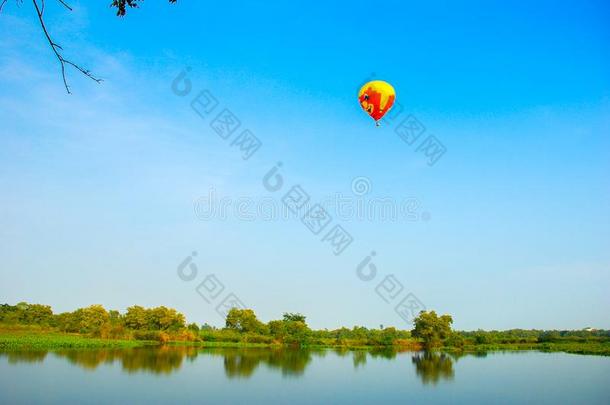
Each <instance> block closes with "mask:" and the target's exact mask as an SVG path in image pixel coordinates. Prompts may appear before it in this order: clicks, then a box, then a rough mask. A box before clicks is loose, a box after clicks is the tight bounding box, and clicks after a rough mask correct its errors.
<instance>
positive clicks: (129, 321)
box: [0, 302, 610, 349]
mask: <svg viewBox="0 0 610 405" xmlns="http://www.w3.org/2000/svg"><path fill="white" fill-rule="evenodd" d="M0 323H1V324H4V325H15V324H16V325H32V326H36V327H41V328H51V329H53V330H57V331H60V332H67V333H79V334H82V335H87V336H92V337H100V338H108V339H136V340H155V341H160V342H167V341H170V340H178V341H203V342H231V343H238V342H239V343H252V344H282V345H296V346H316V345H319V346H350V347H356V346H403V347H411V348H418V347H421V346H424V347H425V348H434V347H441V346H445V347H455V348H458V349H459V348H463V347H465V346H473V345H474V346H476V345H495V344H524V343H525V344H536V343H559V342H574V343H587V342H608V341H610V331H604V330H590V329H589V330H580V331H544V330H523V329H512V330H508V331H483V330H478V331H454V330H453V329H452V324H453V318H452V317H451V316H450V315H440V316H439V315H437V314H436V312H435V311H422V312H421V313H420V314H419V315H418V316H417V317H416V318H415V319H414V321H413V328H412V329H411V330H400V329H396V328H394V327H383V326H382V325H381V326H380V327H379V328H378V329H374V328H366V327H364V326H354V327H352V328H347V327H341V328H338V329H333V330H328V329H322V330H314V329H311V328H310V327H309V325H308V324H307V318H306V316H305V315H303V314H300V313H291V312H285V313H284V314H283V315H282V318H281V319H276V320H271V321H269V322H266V323H265V322H262V321H261V320H259V319H258V317H257V316H256V314H255V312H254V311H253V310H252V309H238V308H233V309H231V310H230V311H229V313H228V315H227V317H226V320H225V325H224V327H222V328H216V327H213V326H210V325H208V324H203V325H198V324H196V323H190V324H187V322H186V318H185V316H184V315H183V314H181V313H180V312H178V311H177V310H175V309H173V308H167V307H165V306H159V307H154V308H144V307H142V306H139V305H133V306H131V307H129V308H127V310H126V311H125V313H120V312H119V311H116V310H106V309H105V308H104V307H103V306H102V305H90V306H88V307H86V308H79V309H77V310H75V311H72V312H64V313H59V314H54V313H53V310H52V309H51V307H50V306H49V305H42V304H29V303H26V302H20V303H18V304H16V305H9V304H3V305H0Z"/></svg>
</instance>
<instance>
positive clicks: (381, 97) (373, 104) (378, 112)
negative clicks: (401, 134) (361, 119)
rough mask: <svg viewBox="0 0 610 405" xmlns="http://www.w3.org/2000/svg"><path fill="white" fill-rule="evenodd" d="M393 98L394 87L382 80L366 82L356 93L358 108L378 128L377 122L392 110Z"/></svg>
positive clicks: (394, 95)
mask: <svg viewBox="0 0 610 405" xmlns="http://www.w3.org/2000/svg"><path fill="white" fill-rule="evenodd" d="M395 98H396V92H395V91H394V87H392V85H391V84H390V83H388V82H384V81H383V80H373V81H372V82H368V83H367V84H365V85H364V86H362V88H361V89H360V92H359V93H358V100H360V106H361V107H362V109H363V110H364V111H366V113H367V114H368V115H370V116H371V117H372V118H373V119H374V120H375V124H376V125H377V126H379V120H380V119H381V118H383V116H384V115H385V114H386V113H387V112H388V111H390V108H392V105H393V104H394V99H395Z"/></svg>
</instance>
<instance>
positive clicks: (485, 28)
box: [0, 0, 610, 329]
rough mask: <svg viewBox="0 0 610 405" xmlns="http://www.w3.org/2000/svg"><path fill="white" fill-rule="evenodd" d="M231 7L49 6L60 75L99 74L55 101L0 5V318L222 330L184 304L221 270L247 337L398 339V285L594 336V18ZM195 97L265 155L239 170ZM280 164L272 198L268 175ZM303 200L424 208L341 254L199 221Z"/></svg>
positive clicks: (212, 316) (207, 313)
mask: <svg viewBox="0 0 610 405" xmlns="http://www.w3.org/2000/svg"><path fill="white" fill-rule="evenodd" d="M94 3H95V4H94ZM243 3H244V2H234V1H230V0H228V1H222V2H208V1H205V2H203V1H201V2H200V1H186V0H180V1H179V2H178V4H175V5H169V4H167V2H165V1H161V0H155V1H152V0H149V1H146V2H144V3H143V5H142V8H141V9H139V10H130V11H129V12H128V14H127V16H126V17H125V18H123V19H119V18H117V17H115V16H114V14H113V11H112V10H110V9H109V8H108V7H106V5H105V4H103V2H102V3H100V2H85V1H80V2H77V1H74V2H72V5H73V7H74V12H72V13H68V12H66V11H65V10H64V9H62V8H61V7H59V6H57V5H56V4H55V2H52V1H47V11H46V13H47V24H48V28H49V30H50V32H51V34H52V35H53V36H54V37H55V39H56V41H57V42H58V43H59V44H61V45H62V46H63V48H64V50H65V56H66V57H67V58H69V59H71V60H73V61H75V62H78V63H80V64H82V65H84V66H86V67H87V68H89V69H91V70H92V72H93V73H94V74H97V75H99V76H100V77H102V78H103V79H104V82H103V83H102V84H99V85H98V84H96V83H94V82H92V81H90V80H88V79H86V78H84V77H82V75H80V74H78V73H77V72H76V71H74V70H70V69H69V70H68V80H69V82H70V85H71V88H72V91H73V94H72V95H68V94H66V92H65V90H64V88H63V85H62V82H61V76H60V73H59V66H58V63H57V61H56V60H55V59H54V57H53V54H52V53H51V51H50V49H49V47H48V45H47V44H46V43H45V41H44V37H43V36H42V33H41V30H40V28H39V26H38V25H37V21H36V19H35V15H34V12H33V9H32V5H31V3H30V2H24V4H23V5H22V6H21V7H17V6H15V4H13V2H9V4H7V5H6V6H5V9H4V11H3V13H2V15H0V36H1V38H2V41H1V42H0V196H1V198H0V301H6V302H9V303H16V302H18V301H22V300H23V301H28V302H40V303H47V304H51V305H52V306H53V308H54V310H55V311H66V310H73V309H75V308H77V307H81V306H86V305H89V304H93V303H100V304H103V305H104V306H106V307H107V308H113V309H120V310H124V309H125V308H126V307H127V306H130V305H133V304H140V305H144V306H156V305H167V306H170V307H175V308H177V309H178V310H180V311H181V312H184V313H185V314H186V315H187V318H188V319H189V320H190V321H195V322H198V323H203V322H208V323H210V324H214V325H220V324H222V318H221V317H220V316H219V315H218V314H217V313H216V311H215V305H214V304H208V303H207V302H206V301H204V300H203V299H202V298H201V297H200V296H199V295H198V294H197V292H196V291H195V287H196V286H197V285H198V284H199V283H200V282H201V281H203V280H204V279H205V276H206V275H207V274H211V273H213V274H215V275H216V276H217V278H218V280H220V282H222V284H223V285H224V286H225V290H224V291H223V292H222V294H221V295H220V296H219V298H218V299H219V300H221V299H222V298H224V297H225V296H226V295H227V294H228V293H229V292H233V293H235V294H236V295H237V296H238V297H239V298H240V299H241V301H243V303H245V304H246V305H247V306H249V307H252V308H253V309H254V310H255V311H256V312H257V314H258V315H259V317H260V318H261V319H262V320H263V321H268V320H270V319H277V318H279V317H280V316H281V313H282V312H284V311H291V312H302V313H304V314H306V315H307V316H308V320H309V323H310V325H311V326H313V327H316V328H324V327H328V328H334V327H338V326H340V325H349V326H351V325H356V324H357V325H365V326H369V327H373V326H374V327H377V326H378V325H379V324H383V325H386V326H387V325H395V326H398V327H401V328H407V327H409V325H407V324H406V323H405V322H404V321H403V320H402V319H401V318H400V317H399V316H398V315H397V314H396V313H395V312H394V306H395V305H394V304H396V301H392V303H386V302H384V300H383V299H382V298H380V296H378V295H377V294H376V292H375V288H376V286H377V285H378V284H379V282H381V281H382V280H383V278H384V277H385V276H387V275H389V274H393V275H394V276H395V277H396V280H398V281H399V282H400V283H401V284H402V285H403V287H404V289H403V291H402V292H401V294H400V295H399V296H397V298H396V299H397V300H399V299H401V298H402V297H403V296H405V295H406V294H407V293H409V292H410V293H413V294H414V295H415V296H417V297H418V298H419V300H421V302H423V303H424V304H425V306H426V307H427V308H428V309H435V310H437V311H439V312H442V313H450V314H452V315H453V316H454V320H455V324H454V326H455V327H457V328H460V329H477V328H484V329H492V328H496V329H505V328H516V327H522V328H558V329H561V328H582V327H586V326H595V327H603V328H610V311H609V309H610V294H608V286H609V285H610V211H609V207H610V204H609V203H610V188H609V186H610V184H609V181H608V180H609V174H610V170H609V169H610V161H609V157H610V141H609V136H610V40H609V39H610V24H608V21H610V7H609V6H608V5H607V2H604V1H573V2H567V1H566V2H556V1H541V2H526V1H523V2H510V3H502V2H487V1H481V2H462V3H460V4H454V3H453V2H425V4H422V3H421V2H412V3H411V2H404V1H396V2H393V1H385V2H382V3H379V2H377V3H374V2H370V1H368V2H357V1H350V2H343V3H341V4H339V3H338V2H312V1H294V2H274V1H268V2H264V5H262V4H263V3H262V2H256V4H250V5H246V4H243ZM252 3H254V2H252ZM331 3H332V4H331ZM491 3H493V4H491ZM534 3H535V4H534ZM186 66H189V67H190V68H191V71H190V74H189V78H190V80H191V83H192V86H193V89H192V92H191V94H189V95H188V96H185V97H179V96H176V95H174V94H173V93H172V91H171V84H172V81H173V79H174V78H175V77H176V76H177V75H178V74H179V73H180V72H181V71H182V70H183V69H184V68H185V67H186ZM371 77H374V78H378V79H384V80H387V81H389V82H391V83H392V84H393V86H394V87H395V89H396V92H397V100H398V102H399V103H400V104H401V105H402V107H403V108H404V113H403V115H401V116H400V117H399V119H400V120H402V118H403V117H406V115H407V114H412V115H414V116H415V117H417V119H418V120H419V121H420V122H421V123H422V124H423V125H424V126H425V127H426V133H425V136H427V135H429V134H432V135H435V136H436V138H437V139H438V140H440V141H441V142H442V144H443V145H444V146H445V147H446V150H447V151H446V153H445V154H444V155H443V156H442V158H441V159H440V160H438V161H437V162H436V164H434V165H433V166H429V165H428V164H426V162H427V160H426V157H425V156H424V154H423V153H421V151H420V152H418V151H416V147H417V143H415V144H413V145H407V144H406V143H405V142H403V140H401V138H400V137H399V136H398V135H397V133H396V128H397V125H398V123H397V122H393V123H384V124H382V126H381V127H379V128H376V127H375V126H374V123H373V121H372V120H371V119H370V118H369V117H367V116H366V115H365V114H364V113H363V112H362V111H361V109H360V107H359V105H358V101H357V97H356V96H357V92H358V89H359V87H360V86H361V85H362V84H363V83H364V82H365V81H366V80H367V79H368V78H371ZM204 89H208V90H209V91H210V93H211V94H213V95H214V97H215V98H216V99H217V100H218V102H219V106H218V109H220V108H229V109H230V110H231V111H233V112H234V114H235V115H236V116H237V117H238V118H239V120H240V121H241V123H242V127H241V128H240V129H243V128H248V129H250V130H251V131H252V133H254V134H255V135H256V136H257V137H258V138H259V139H260V140H261V142H262V147H261V148H260V149H259V150H258V151H257V152H256V153H255V154H254V155H253V156H252V157H251V158H250V159H248V160H243V159H242V158H241V155H240V153H239V151H238V150H237V149H236V148H235V146H233V147H232V146H231V141H232V140H231V139H230V140H229V141H225V140H223V139H222V138H220V137H219V136H218V135H217V134H216V133H214V131H213V130H212V129H211V128H210V126H209V124H210V121H211V120H212V118H213V116H210V117H206V118H205V119H201V118H200V117H199V116H198V115H197V114H195V112H194V111H193V110H192V109H191V107H190V102H191V100H192V99H193V97H194V96H195V95H197V94H198V93H199V92H200V91H202V90H204ZM218 111H219V110H216V111H215V112H214V115H215V113H216V112H218ZM422 139H423V138H422ZM278 161H281V162H282V164H283V166H282V168H281V175H282V176H283V178H284V180H285V185H284V189H283V190H282V191H279V192H275V193H274V192H270V191H268V190H267V189H265V188H264V187H263V184H262V180H261V179H262V177H263V176H264V175H265V173H267V171H268V170H269V169H271V168H272V167H273V166H274V165H275V163H276V162H278ZM356 177H365V180H366V181H367V182H368V184H370V191H369V192H368V193H367V194H365V195H363V196H355V195H354V192H353V191H352V181H353V179H354V178H356ZM294 184H299V185H301V186H302V187H303V189H305V190H306V191H307V192H308V194H309V195H310V196H311V199H312V201H322V200H325V199H327V198H328V197H329V196H334V195H336V194H337V193H339V194H341V195H343V196H348V197H351V198H352V199H353V200H354V199H355V200H363V201H370V200H372V199H380V198H390V199H393V201H397V202H399V201H403V200H404V199H416V200H417V201H418V204H419V206H418V208H417V215H418V218H419V219H417V220H406V219H405V218H399V219H396V220H394V221H387V220H385V221H384V220H380V219H379V218H373V219H362V218H343V219H338V218H335V219H334V222H333V224H335V223H340V224H341V225H342V226H343V227H344V228H345V229H346V230H348V231H349V233H350V234H351V235H352V237H353V242H352V244H351V245H350V246H349V247H348V248H347V249H346V250H345V251H344V252H343V253H342V254H341V255H340V256H335V255H333V253H332V251H331V247H330V245H328V244H327V243H323V242H321V241H320V239H321V238H322V236H323V235H324V233H325V232H323V233H321V234H320V235H317V236H315V235H313V234H312V233H311V232H310V231H309V230H308V229H307V228H306V227H305V226H304V225H303V223H302V222H301V221H300V220H298V219H288V220H286V219H284V220H280V219H276V220H265V218H261V217H260V216H258V217H255V218H253V219H252V220H244V219H243V218H237V217H236V216H235V215H229V216H228V217H227V218H226V219H221V218H211V219H208V220H203V219H202V218H201V215H199V216H198V215H197V214H198V212H199V211H197V210H196V209H195V207H196V206H197V202H198V201H199V202H201V201H202V198H206V196H208V195H209V192H210V190H214V193H215V194H216V195H217V197H218V198H231V199H233V200H234V201H235V200H238V199H246V198H249V199H250V200H248V201H254V204H255V205H256V204H258V203H259V202H260V201H267V203H268V202H270V201H271V202H275V204H277V206H281V202H280V199H281V197H282V195H283V194H284V191H287V190H288V188H289V187H291V186H292V185H294ZM261 204H262V203H261ZM250 209H251V208H250ZM199 213H200V212H199ZM424 213H425V215H424ZM424 216H425V220H424V219H422V218H424ZM331 226H332V225H331ZM373 250H374V251H375V252H376V256H375V257H374V258H373V261H372V263H374V264H375V265H376V266H377V270H378V274H377V276H376V278H375V279H374V280H372V281H370V282H364V281H362V280H360V279H359V278H358V277H357V276H356V268H357V266H358V264H359V263H361V262H362V261H363V260H364V259H365V257H366V256H367V255H369V254H370V252H371V251H373ZM192 251H196V252H197V256H196V257H195V258H194V263H195V264H196V265H197V269H198V274H197V277H196V278H195V280H193V281H190V282H186V281H183V280H181V279H180V278H179V277H178V276H177V270H176V269H177V266H178V265H179V264H180V263H181V262H182V261H183V260H184V259H185V258H186V257H187V256H188V255H189V254H190V253H191V252H192ZM215 302H216V303H218V301H215Z"/></svg>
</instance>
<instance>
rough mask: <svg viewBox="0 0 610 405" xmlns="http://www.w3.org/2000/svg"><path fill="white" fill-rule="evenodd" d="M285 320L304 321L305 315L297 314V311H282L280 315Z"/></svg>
mask: <svg viewBox="0 0 610 405" xmlns="http://www.w3.org/2000/svg"><path fill="white" fill-rule="evenodd" d="M282 316H283V318H284V320H285V321H295V322H303V323H306V322H305V315H303V314H299V313H297V312H295V313H292V312H284V314H283V315H282Z"/></svg>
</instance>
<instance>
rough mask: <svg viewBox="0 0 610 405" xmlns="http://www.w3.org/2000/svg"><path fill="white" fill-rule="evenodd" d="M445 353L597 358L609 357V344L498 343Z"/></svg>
mask: <svg viewBox="0 0 610 405" xmlns="http://www.w3.org/2000/svg"><path fill="white" fill-rule="evenodd" d="M442 350H443V351H446V352H456V353H460V352H464V353H486V352H493V351H522V350H538V351H541V352H563V353H573V354H589V355H597V356H610V343H609V342H604V343H597V342H583V343H573V342H567V343H507V344H503V343H498V344H480V345H467V346H464V347H461V348H457V347H443V348H442Z"/></svg>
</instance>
